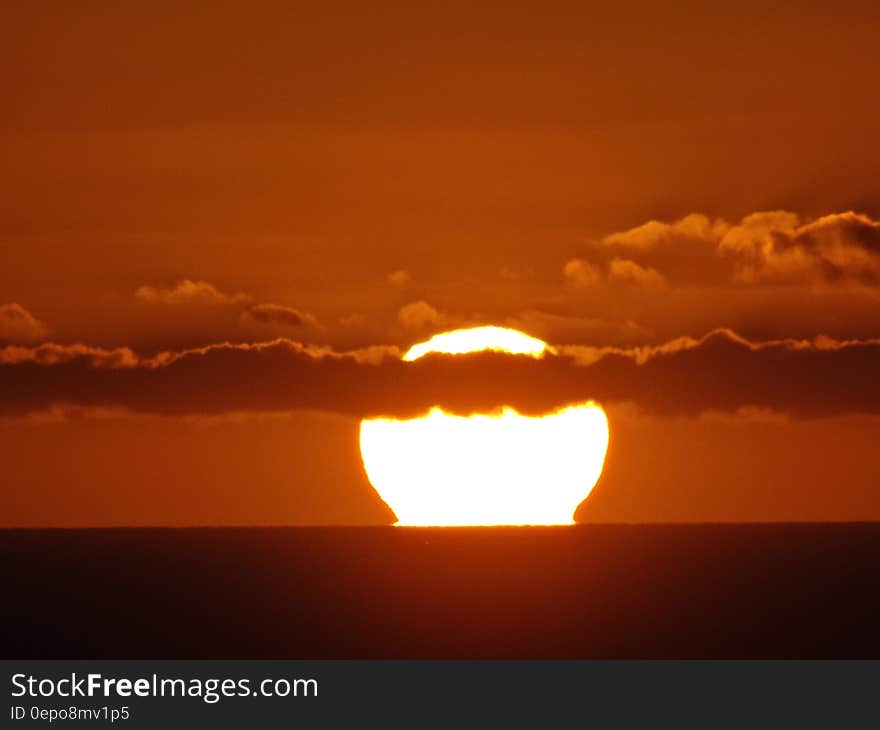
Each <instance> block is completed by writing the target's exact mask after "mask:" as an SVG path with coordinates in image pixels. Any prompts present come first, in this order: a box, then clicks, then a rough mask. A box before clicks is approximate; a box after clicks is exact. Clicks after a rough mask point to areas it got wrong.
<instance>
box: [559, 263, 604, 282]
mask: <svg viewBox="0 0 880 730" xmlns="http://www.w3.org/2000/svg"><path fill="white" fill-rule="evenodd" d="M562 275H563V276H564V277H565V282H566V283H567V284H569V285H570V286H574V287H588V286H594V285H596V284H598V283H599V280H600V278H601V276H600V274H599V269H597V268H596V267H595V266H594V265H593V264H591V263H590V262H589V261H584V260H583V259H572V260H571V261H568V262H567V263H566V264H565V266H563V267H562Z"/></svg>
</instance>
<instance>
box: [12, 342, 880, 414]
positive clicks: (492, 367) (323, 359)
mask: <svg viewBox="0 0 880 730" xmlns="http://www.w3.org/2000/svg"><path fill="white" fill-rule="evenodd" d="M399 356H400V353H399V351H397V350H396V348H370V349H367V350H359V351H354V352H347V353H337V352H334V351H332V350H330V349H328V348H320V347H313V346H305V345H300V344H298V343H295V342H291V341H289V340H275V341H273V342H266V343H260V344H242V345H230V344H222V345H213V346H210V347H205V348H199V349H194V350H186V351H181V352H166V353H162V354H160V355H158V356H156V357H152V358H139V357H137V356H136V355H135V354H134V353H132V352H131V351H130V350H126V349H125V348H122V349H119V350H110V351H108V350H101V349H97V348H87V347H84V346H73V347H65V346H60V345H44V346H41V347H36V348H22V347H12V348H3V349H0V363H3V364H2V365H0V412H2V414H3V415H6V416H15V415H24V414H27V413H32V412H35V411H40V410H45V409H47V408H50V407H52V406H56V405H58V404H73V405H77V406H83V407H91V408H94V407H99V408H124V409H128V410H131V411H135V412H144V413H157V414H164V415H194V414H204V415H216V414H219V413H228V412H235V411H249V412H254V411H269V412H271V411H282V410H297V409H299V410H302V409H306V410H321V411H329V412H337V413H345V414H349V415H353V416H366V415H382V414H384V415H397V416H412V415H415V414H418V413H422V412H424V411H425V410H427V409H428V408H430V407H432V406H435V405H439V406H442V407H444V408H447V409H448V410H451V411H455V412H459V413H468V412H474V411H487V410H492V409H493V408H496V407H498V406H501V405H511V406H514V407H516V408H518V409H519V410H521V411H523V412H530V413H535V412H543V411H547V410H550V409H552V408H555V407H558V406H561V405H564V404H567V403H573V402H579V401H583V400H588V399H595V400H597V401H599V402H600V403H605V404H612V403H633V404H635V405H636V406H637V407H638V408H639V409H640V410H642V411H644V412H646V413H656V414H660V415H698V414H701V413H705V412H722V413H723V412H728V413H735V412H737V411H740V410H741V409H743V408H746V407H748V408H755V409H768V410H772V411H774V412H778V413H783V414H787V415H789V416H791V417H794V418H809V417H819V416H829V415H836V414H842V413H878V412H880V379H878V378H877V376H876V373H877V372H878V371H880V340H871V341H837V340H831V339H829V338H819V339H816V340H813V341H801V340H777V341H771V342H758V343H756V342H750V341H748V340H745V339H743V338H741V337H738V336H737V335H735V334H734V333H732V332H729V331H726V330H720V331H716V332H713V333H710V334H709V335H707V336H706V337H704V338H700V339H693V338H681V339H679V340H676V341H674V342H670V343H666V344H665V345H661V346H655V347H650V348H630V349H626V348H602V349H600V350H598V351H595V352H592V353H587V352H585V351H583V348H581V349H580V350H579V349H577V348H561V350H560V352H559V354H557V355H548V356H546V357H544V358H542V359H538V360H535V359H532V358H528V357H512V356H508V355H499V354H494V353H477V354H473V355H467V356H456V357H451V356H444V355H430V356H426V357H425V358H422V359H421V360H418V361H416V362H413V363H403V362H401V361H400V359H399Z"/></svg>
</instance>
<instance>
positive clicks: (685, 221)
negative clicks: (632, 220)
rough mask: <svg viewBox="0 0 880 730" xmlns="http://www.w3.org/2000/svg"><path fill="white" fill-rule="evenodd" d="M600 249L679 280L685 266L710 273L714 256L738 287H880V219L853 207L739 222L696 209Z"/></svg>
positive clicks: (615, 237)
mask: <svg viewBox="0 0 880 730" xmlns="http://www.w3.org/2000/svg"><path fill="white" fill-rule="evenodd" d="M599 247H600V250H601V249H609V250H626V251H627V252H628V255H629V256H631V257H633V258H635V259H637V261H633V262H632V263H635V264H636V265H642V266H644V261H645V260H650V261H652V262H655V265H657V266H658V268H659V273H661V274H668V275H669V276H671V277H674V278H680V275H681V274H682V273H684V272H681V271H679V268H681V267H685V268H687V267H689V268H690V270H691V271H694V270H696V271H698V272H699V271H700V270H704V271H705V270H706V269H707V266H706V262H705V257H706V254H711V255H713V256H715V257H717V258H718V259H719V260H720V261H721V262H725V263H726V264H728V265H729V267H730V270H729V271H728V278H729V280H730V281H732V282H734V283H738V284H750V285H757V284H760V283H762V282H768V283H772V284H780V283H784V284H815V283H825V284H843V283H853V284H861V285H868V286H877V285H878V284H880V222H878V221H875V220H873V219H872V218H870V217H869V216H867V215H863V214H859V213H854V212H852V211H849V212H844V213H835V214H831V215H826V216H823V217H821V218H817V219H814V220H803V219H802V218H801V217H800V216H798V215H797V214H796V213H792V212H789V211H783V210H777V211H764V212H757V213H752V214H751V215H747V216H745V217H744V218H743V219H742V220H740V221H739V222H738V223H730V222H728V221H725V220H723V219H720V218H719V219H715V220H711V219H710V218H708V217H707V216H705V215H701V214H698V213H694V214H691V215H688V216H685V217H684V218H681V219H680V220H677V221H674V222H672V223H664V222H661V221H648V222H647V223H644V224H643V225H640V226H637V227H636V228H632V229H629V230H627V231H622V232H619V233H613V234H610V235H608V236H605V237H604V238H603V239H601V241H600V242H599ZM701 249H702V252H701ZM682 250H687V251H688V256H687V257H682V256H681V255H680V253H681V252H682ZM676 254H678V255H676ZM613 263H614V262H613V261H612V266H613Z"/></svg>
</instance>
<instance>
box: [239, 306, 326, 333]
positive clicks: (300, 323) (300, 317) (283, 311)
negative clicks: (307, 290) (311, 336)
mask: <svg viewBox="0 0 880 730" xmlns="http://www.w3.org/2000/svg"><path fill="white" fill-rule="evenodd" d="M242 317H244V318H245V319H249V320H252V321H254V322H257V323H258V324H266V325H280V326H282V327H294V328H300V327H318V320H317V319H316V318H315V317H314V315H311V314H309V313H308V312H301V311H299V310H298V309H293V308H291V307H283V306H281V305H280V304H250V305H248V306H247V307H245V309H244V311H243V312H242Z"/></svg>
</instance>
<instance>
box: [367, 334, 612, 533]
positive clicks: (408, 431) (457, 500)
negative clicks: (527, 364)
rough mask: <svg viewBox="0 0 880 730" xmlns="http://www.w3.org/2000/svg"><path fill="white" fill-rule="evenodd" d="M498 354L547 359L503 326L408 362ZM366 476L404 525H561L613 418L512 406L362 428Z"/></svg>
mask: <svg viewBox="0 0 880 730" xmlns="http://www.w3.org/2000/svg"><path fill="white" fill-rule="evenodd" d="M487 349H491V350H498V351H501V352H507V353H511V354H527V355H531V356H533V357H540V356H541V355H542V354H543V353H544V352H545V351H547V350H548V349H549V347H548V345H547V344H546V343H544V342H542V341H541V340H536V339H534V338H532V337H528V336H527V335H524V334H523V333H521V332H517V331H515V330H509V329H504V328H501V327H478V328H474V329H470V330H457V331H455V332H447V333H444V334H442V335H437V336H436V337H434V338H432V339H431V340H429V341H428V342H425V343H421V344H419V345H415V346H414V347H413V348H412V349H410V351H409V352H408V353H407V354H406V355H405V356H404V359H405V360H407V361H412V360H415V359H418V358H419V357H422V356H423V355H425V354H427V353H429V352H446V353H452V354H462V353H466V352H475V351H478V350H487ZM360 443H361V456H362V458H363V462H364V468H365V469H366V472H367V476H368V477H369V479H370V482H371V483H372V485H373V487H375V489H376V491H377V492H379V494H380V496H381V497H382V499H383V500H384V501H385V502H386V503H387V504H388V506H389V507H391V509H392V510H393V511H394V513H395V515H396V516H397V520H398V521H397V523H396V524H398V525H563V524H571V523H572V522H573V518H574V511H575V509H577V506H578V505H579V504H580V503H581V502H582V501H583V500H584V499H585V498H586V497H587V495H589V493H590V491H591V490H592V488H593V486H594V485H595V484H596V482H597V481H598V479H599V475H600V474H601V472H602V466H603V464H604V461H605V451H606V449H607V446H608V420H607V418H606V416H605V412H604V411H603V410H602V408H601V407H600V406H598V405H597V404H596V403H593V402H587V403H582V404H578V405H574V406H570V407H568V408H564V409H562V410H559V411H555V412H553V413H548V414H546V415H543V416H535V417H531V416H524V415H521V414H519V413H517V412H516V411H515V410H514V409H513V408H509V407H505V408H502V409H500V410H499V411H497V412H494V413H486V414H475V415H471V416H456V415H451V414H449V413H445V412H444V411H443V410H442V409H441V408H433V409H431V411H430V412H429V413H428V414H426V415H425V416H421V417H419V418H413V419H405V420H396V419H386V418H374V419H365V420H363V421H362V422H361V433H360Z"/></svg>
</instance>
